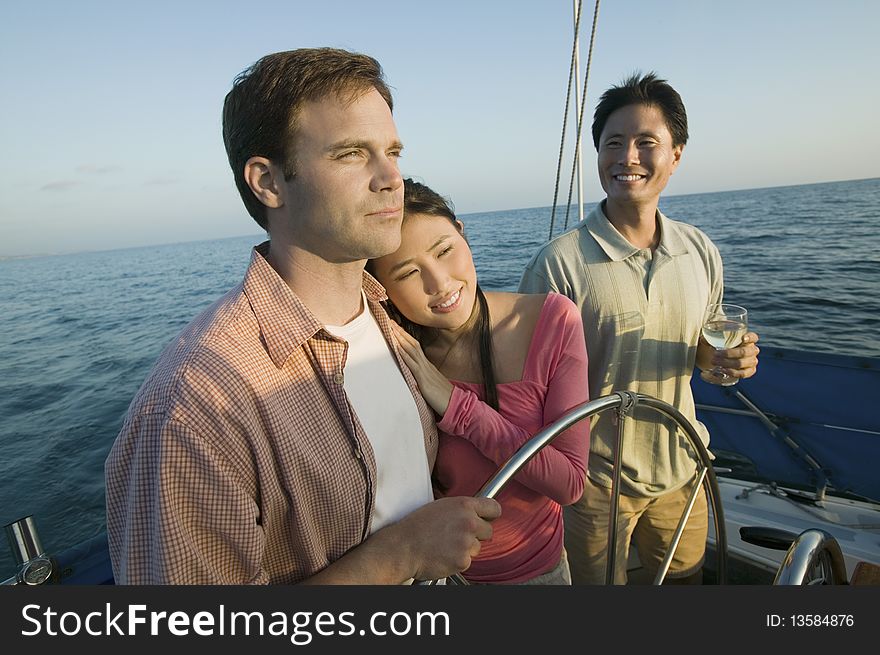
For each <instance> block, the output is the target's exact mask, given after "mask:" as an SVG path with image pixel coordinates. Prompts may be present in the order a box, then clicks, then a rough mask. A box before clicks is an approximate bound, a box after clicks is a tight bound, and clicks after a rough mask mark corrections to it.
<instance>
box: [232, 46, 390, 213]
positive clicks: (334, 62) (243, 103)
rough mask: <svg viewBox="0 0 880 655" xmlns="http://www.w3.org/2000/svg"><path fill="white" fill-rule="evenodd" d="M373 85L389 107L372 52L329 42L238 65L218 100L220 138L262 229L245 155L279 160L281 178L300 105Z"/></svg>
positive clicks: (290, 157)
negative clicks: (337, 46) (327, 45)
mask: <svg viewBox="0 0 880 655" xmlns="http://www.w3.org/2000/svg"><path fill="white" fill-rule="evenodd" d="M371 89H376V90H377V91H378V92H379V94H380V95H381V96H382V97H383V98H384V99H385V102H387V103H388V107H389V108H390V109H393V101H392V98H391V91H390V90H389V89H388V85H387V84H386V83H385V79H384V76H383V74H382V67H381V66H380V65H379V62H377V61H376V60H375V59H373V58H372V57H369V56H367V55H362V54H358V53H354V52H348V51H346V50H338V49H335V48H302V49H299V50H289V51H287V52H276V53H274V54H271V55H266V56H265V57H263V58H262V59H260V60H259V61H257V62H256V63H255V64H253V65H252V66H251V67H250V68H248V69H246V70H244V71H242V72H241V73H240V74H239V75H238V76H237V77H236V78H235V81H234V82H233V84H232V90H231V91H230V92H229V93H228V94H226V100H225V101H224V103H223V143H224V145H225V146H226V155H227V156H228V157H229V165H230V166H231V167H232V173H233V175H234V176H235V184H236V186H237V187H238V192H239V194H241V199H242V200H243V201H244V205H245V207H246V208H247V210H248V213H249V214H250V215H251V216H253V218H254V220H255V221H256V222H257V223H258V224H259V225H260V227H262V228H263V229H264V230H265V229H267V223H268V221H267V217H266V206H265V205H264V204H263V203H262V202H260V201H259V200H258V199H257V197H256V196H255V195H254V193H253V191H251V189H250V187H249V186H248V183H247V181H246V180H245V178H244V167H245V164H246V163H247V161H248V159H250V158H251V157H266V158H267V159H269V160H271V161H273V162H276V163H280V164H281V165H282V167H283V170H284V175H285V178H286V179H290V178H291V177H293V176H294V175H295V174H296V171H295V170H294V161H295V157H294V153H293V151H292V144H293V136H294V132H295V130H296V119H297V114H298V113H299V109H300V108H301V107H302V105H303V104H304V103H306V102H308V101H311V100H320V99H322V98H324V97H326V96H328V95H330V94H335V95H337V96H339V97H340V98H344V99H346V100H355V99H356V98H358V97H359V96H360V95H361V94H363V93H366V92H368V91H370V90H371Z"/></svg>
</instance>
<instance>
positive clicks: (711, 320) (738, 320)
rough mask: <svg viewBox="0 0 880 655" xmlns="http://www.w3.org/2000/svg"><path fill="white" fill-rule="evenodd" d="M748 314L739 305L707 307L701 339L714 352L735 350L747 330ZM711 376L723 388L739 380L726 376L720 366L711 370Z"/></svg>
mask: <svg viewBox="0 0 880 655" xmlns="http://www.w3.org/2000/svg"><path fill="white" fill-rule="evenodd" d="M748 314H749V313H748V311H746V309H745V308H744V307H740V306H739V305H728V304H725V303H722V304H717V305H709V306H708V307H707V308H706V316H705V318H704V319H703V338H704V339H705V340H706V341H708V342H709V344H710V345H711V346H712V347H714V348H715V350H727V349H728V348H735V347H736V346H738V345H739V344H740V343H742V340H743V337H744V336H745V335H746V332H748V330H749V321H748ZM712 374H713V376H714V377H715V378H716V379H717V380H718V382H717V384H720V385H721V386H723V387H729V386H732V385H734V384H736V383H737V382H739V378H735V377H733V376H732V375H728V374H727V373H725V372H724V370H723V369H722V368H721V367H720V366H716V367H715V368H714V369H712Z"/></svg>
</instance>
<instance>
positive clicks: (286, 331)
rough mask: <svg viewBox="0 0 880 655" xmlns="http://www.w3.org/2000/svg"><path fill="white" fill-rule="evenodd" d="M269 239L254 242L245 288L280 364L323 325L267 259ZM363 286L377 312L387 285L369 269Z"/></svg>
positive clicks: (261, 330) (270, 350) (264, 335)
mask: <svg viewBox="0 0 880 655" xmlns="http://www.w3.org/2000/svg"><path fill="white" fill-rule="evenodd" d="M268 251H269V242H268V241H265V242H263V243H261V244H260V245H258V246H255V247H254V249H253V252H252V253H251V262H250V264H249V266H248V269H247V272H246V273H245V276H244V283H243V290H244V294H245V295H246V296H247V298H248V301H249V302H250V305H251V308H252V309H253V312H254V316H255V317H256V319H257V323H258V324H259V326H260V332H261V334H262V336H263V339H264V341H265V344H266V350H267V351H268V353H269V357H271V358H272V361H273V362H274V364H275V365H276V366H277V367H279V368H280V367H281V366H283V365H284V362H286V361H287V358H288V357H290V355H291V353H293V351H294V350H296V349H298V348H300V347H301V346H302V345H303V344H304V343H305V342H306V341H308V340H309V339H311V338H312V337H313V336H315V335H316V334H317V333H318V332H320V331H322V330H323V329H324V325H323V323H321V322H320V321H319V320H318V319H317V318H315V316H314V314H312V312H311V311H309V308H308V307H306V306H305V304H304V303H303V302H302V300H300V298H299V296H297V295H296V294H295V293H294V292H293V291H292V290H291V289H290V287H289V286H287V283H286V282H285V281H284V280H283V279H281V276H280V275H278V273H277V272H276V271H275V269H274V268H272V266H271V265H270V264H269V262H268V261H266V254H267V253H268ZM363 290H364V293H365V294H366V296H367V302H368V304H369V305H370V306H369V308H368V309H370V311H373V312H374V313H375V312H376V311H377V310H378V303H379V302H380V301H382V300H385V299H387V295H386V294H385V288H384V287H383V286H382V285H381V284H379V282H377V281H376V279H375V278H374V277H373V276H371V275H370V274H369V273H367V272H366V271H364V273H363Z"/></svg>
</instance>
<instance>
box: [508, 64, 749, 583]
mask: <svg viewBox="0 0 880 655" xmlns="http://www.w3.org/2000/svg"><path fill="white" fill-rule="evenodd" d="M592 133H593V142H594V145H595V146H596V149H597V151H598V153H599V156H598V169H599V179H600V181H601V183H602V188H603V189H604V191H605V194H606V198H605V200H603V201H602V202H601V203H600V204H599V206H597V207H596V208H595V209H594V210H593V211H592V212H591V213H590V215H589V216H588V217H587V218H586V219H585V220H584V221H583V223H582V224H580V225H579V226H577V227H576V228H575V229H572V230H570V231H568V232H566V233H564V234H562V235H560V236H559V237H557V238H555V239H553V240H552V241H550V242H549V243H548V244H546V245H544V246H543V247H542V248H541V250H540V251H539V252H538V253H537V254H536V255H535V256H534V257H533V258H532V260H531V261H530V262H529V264H528V266H527V267H526V270H525V273H524V274H523V278H522V281H521V282H520V287H519V291H520V292H525V293H540V292H546V291H556V292H558V293H562V294H565V295H566V296H568V297H569V298H571V299H572V300H573V301H574V302H575V303H576V304H577V305H578V306H579V307H580V308H581V313H582V317H583V322H584V334H585V336H586V341H587V350H588V352H589V354H590V366H589V387H590V398H599V397H600V396H605V395H608V394H610V393H612V392H614V391H623V390H628V391H632V392H637V393H643V394H647V395H649V396H653V397H655V398H659V399H661V400H664V401H666V402H668V403H670V404H671V405H673V406H675V407H677V408H678V409H679V410H680V411H681V412H682V413H683V414H684V415H685V416H686V417H687V418H688V419H689V420H690V421H691V422H692V423H693V424H694V426H695V428H696V429H697V431H698V433H699V434H700V435H701V437H702V439H703V442H704V444H706V445H708V442H709V435H708V433H707V431H706V429H705V427H704V426H703V425H702V424H700V423H699V422H698V421H697V420H696V414H695V410H694V399H693V394H692V392H691V387H690V383H691V376H692V374H693V370H694V368H695V367H698V368H699V369H701V371H703V373H702V374H701V375H702V377H703V379H705V380H707V381H708V382H712V383H714V384H728V383H730V382H731V381H737V380H739V379H742V378H747V377H751V376H752V375H754V374H755V370H756V367H757V365H758V347H757V346H756V345H755V343H756V342H757V341H758V335H757V334H755V333H754V332H746V334H745V335H744V336H742V339H741V341H739V342H738V345H736V347H733V348H729V349H727V350H716V349H715V348H714V347H713V346H712V345H711V344H709V343H708V342H707V341H706V340H705V339H704V338H701V330H702V329H703V327H704V324H705V323H706V310H707V308H708V306H709V305H712V304H718V303H721V302H722V297H723V292H724V279H723V274H722V265H721V256H720V255H719V253H718V249H717V248H716V247H715V245H714V244H713V243H712V242H711V240H710V239H709V238H708V237H707V236H706V235H705V234H704V233H703V232H701V231H700V230H698V229H697V228H695V227H693V226H691V225H688V224H686V223H680V222H678V221H673V220H670V219H669V218H667V217H666V216H664V215H663V214H662V213H661V212H660V211H659V210H658V208H657V205H658V203H659V200H660V194H661V193H662V192H663V190H664V189H665V187H666V184H667V182H668V181H669V177H670V176H671V175H672V173H673V172H674V171H675V169H676V168H677V167H678V164H679V162H680V161H681V155H682V152H683V150H684V146H685V143H686V142H687V138H688V131H687V115H686V113H685V108H684V104H683V103H682V100H681V97H680V96H679V94H678V93H677V92H676V91H675V89H673V88H672V87H671V86H670V85H669V84H667V83H666V81H665V80H660V79H657V77H656V76H655V75H654V74H653V73H651V74H648V75H645V76H639V75H633V76H632V77H630V78H629V79H627V80H626V81H624V82H623V83H622V84H621V85H619V86H614V87H611V88H610V89H608V90H607V91H606V92H605V93H604V94H603V95H602V97H601V99H600V101H599V104H598V105H597V107H596V111H595V114H594V116H593V127H592ZM640 409H641V411H640ZM591 435H592V437H591V444H590V460H589V469H588V474H587V483H586V486H585V489H584V495H583V497H582V498H581V499H580V500H579V501H578V502H576V503H575V504H573V505H571V506H569V507H566V508H565V547H566V550H567V552H568V557H569V560H570V563H571V573H572V583H573V584H602V583H604V582H605V579H606V572H605V568H606V553H607V546H608V527H609V526H608V514H609V511H610V505H611V488H610V487H611V480H612V471H613V449H614V442H615V439H616V436H617V425H616V422H615V417H614V416H613V414H612V413H607V412H606V413H604V414H602V415H599V416H598V417H594V418H593V425H592V428H591ZM685 444H686V440H685V439H684V437H683V436H681V435H679V434H677V428H676V427H675V424H674V423H673V422H671V421H668V420H666V419H661V418H658V415H657V414H656V413H653V412H648V411H645V409H644V408H639V407H638V406H637V407H636V408H635V410H634V414H633V418H632V419H630V420H627V421H626V424H625V432H624V436H623V448H622V451H623V452H622V462H621V467H622V468H621V471H622V475H621V485H622V486H621V495H620V506H619V509H620V511H619V515H618V543H617V554H616V558H615V562H616V566H615V571H614V576H613V581H614V583H615V584H624V583H626V581H627V575H626V564H627V559H628V555H629V546H630V542H632V543H634V544H635V546H636V548H637V550H638V554H639V559H640V561H641V564H642V566H643V567H644V568H645V569H646V570H647V571H648V572H650V573H651V574H652V576H653V574H654V573H655V572H656V571H657V569H658V568H659V567H660V564H661V562H662V559H663V556H664V554H665V552H666V551H667V550H668V546H669V544H670V541H671V540H672V536H673V534H674V532H675V529H676V526H677V525H678V521H679V518H680V517H681V515H682V513H683V511H684V508H685V506H686V503H687V501H688V497H689V495H690V491H691V487H692V484H693V479H694V469H695V464H694V459H693V457H692V456H691V454H690V453H689V448H688V447H687V446H686V445H685ZM707 528H708V513H707V509H706V498H705V495H704V494H699V495H698V499H697V503H696V504H695V506H694V508H693V511H692V513H691V516H690V519H689V520H688V523H687V525H686V528H685V531H684V534H683V535H682V538H681V541H680V543H679V545H678V548H677V549H676V553H675V557H674V558H673V560H672V563H671V565H670V568H669V572H668V575H667V577H666V580H667V581H668V582H678V583H699V582H700V581H701V579H702V565H703V559H704V556H705V548H706V533H707Z"/></svg>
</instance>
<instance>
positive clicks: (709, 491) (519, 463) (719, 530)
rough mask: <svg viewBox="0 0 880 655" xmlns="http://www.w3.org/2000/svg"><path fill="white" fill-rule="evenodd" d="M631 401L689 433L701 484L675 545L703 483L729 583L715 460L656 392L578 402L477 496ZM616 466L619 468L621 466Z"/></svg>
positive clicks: (456, 580) (490, 493) (489, 493)
mask: <svg viewBox="0 0 880 655" xmlns="http://www.w3.org/2000/svg"><path fill="white" fill-rule="evenodd" d="M627 405H628V406H629V408H630V409H631V408H632V407H635V405H642V406H644V407H650V408H651V409H653V410H655V411H657V412H659V413H660V414H663V415H665V416H666V417H667V418H670V419H672V420H673V421H675V423H676V424H677V425H678V427H679V428H681V429H682V431H683V432H684V433H685V435H686V436H687V438H688V441H689V442H690V444H691V446H692V447H693V449H694V452H695V453H696V455H697V460H698V461H697V471H696V473H695V480H696V481H697V485H695V486H694V492H693V493H692V494H691V499H690V502H689V505H688V507H687V510H686V511H685V513H684V514H683V515H682V518H681V520H680V522H679V529H678V530H677V531H676V538H675V541H674V544H673V546H675V545H677V543H678V538H679V537H680V534H681V531H682V530H683V528H684V524H685V523H686V522H687V518H688V516H689V515H690V510H691V508H692V507H693V501H694V500H695V498H696V492H697V490H698V489H699V485H700V484H702V486H703V487H704V488H705V490H706V495H707V497H708V499H709V504H710V505H711V507H712V516H713V520H714V523H715V544H716V549H717V555H716V565H717V567H718V574H717V583H718V584H725V583H726V582H727V531H726V528H725V525H724V515H723V509H722V507H721V492H720V490H719V489H718V480H717V478H716V477H715V472H714V471H713V470H712V460H711V458H710V457H709V451H707V450H706V447H705V446H704V445H703V442H702V441H701V440H700V436H699V435H698V434H697V431H696V430H695V429H694V427H693V425H691V423H690V421H689V420H688V419H687V418H686V417H685V416H684V414H682V413H681V412H680V411H679V410H678V409H676V408H675V407H673V406H672V405H670V404H669V403H666V402H664V401H662V400H659V399H657V398H654V397H652V396H647V395H645V394H641V393H631V392H628V391H624V392H618V393H614V394H611V395H608V396H603V397H602V398H597V399H596V400H590V401H587V402H585V403H582V404H581V405H578V406H577V407H575V408H574V409H572V410H569V411H568V412H567V413H566V414H564V415H562V416H561V417H560V418H559V419H557V420H556V421H554V422H553V423H551V424H550V425H548V426H547V427H546V428H544V429H543V430H541V431H540V432H538V433H537V434H536V435H535V436H533V437H532V438H531V439H529V440H528V441H527V442H525V443H524V444H523V445H522V446H520V448H519V450H517V451H516V452H515V453H514V454H513V455H511V457H510V458H509V459H508V460H507V461H506V462H505V463H504V464H503V465H502V466H501V468H499V469H498V471H497V472H496V473H495V475H493V476H492V478H490V479H489V481H488V482H486V484H484V485H483V487H482V488H481V489H480V490H479V491H478V492H477V493H476V494H475V496H476V497H477V498H495V496H497V495H498V494H499V493H500V492H501V490H502V489H504V487H505V485H506V484H507V483H508V482H510V480H511V479H512V478H513V477H514V476H515V475H516V474H517V473H519V471H520V469H522V467H523V466H525V465H526V464H527V463H528V462H529V460H531V459H532V457H534V456H535V455H537V454H538V452H539V451H540V450H541V449H542V448H544V447H545V446H546V445H548V444H549V443H551V442H552V441H553V440H554V439H555V438H556V437H558V436H559V435H560V434H562V433H563V432H565V431H566V430H567V429H568V428H570V427H571V426H572V425H574V424H575V423H577V422H578V421H581V420H583V419H585V418H588V417H590V416H593V415H594V414H599V413H601V412H604V411H607V410H609V409H616V408H620V407H626V406H627ZM627 413H628V412H623V413H621V416H622V419H625V418H626V414H627ZM621 434H622V430H621ZM618 452H619V450H618ZM615 468H618V469H619V468H620V467H615ZM619 488H620V487H619V484H618V485H616V486H615V487H614V488H613V489H612V496H613V494H615V493H619ZM616 523H617V520H616V516H615V519H614V524H615V525H616ZM615 550H616V549H611V552H614V551H615ZM674 552H675V549H674V547H673V548H670V551H669V552H668V553H667V554H666V558H665V559H664V562H663V564H662V565H661V569H660V571H658V577H657V579H655V581H654V584H660V583H661V582H662V581H663V577H665V575H666V570H668V567H669V562H671V561H672V555H673V554H674ZM609 555H611V553H609ZM611 563H612V561H611V557H609V564H611ZM609 569H610V567H609ZM449 580H450V582H452V583H453V584H465V585H466V584H468V582H467V580H465V579H464V577H463V576H461V575H460V574H456V575H452V576H449Z"/></svg>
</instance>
